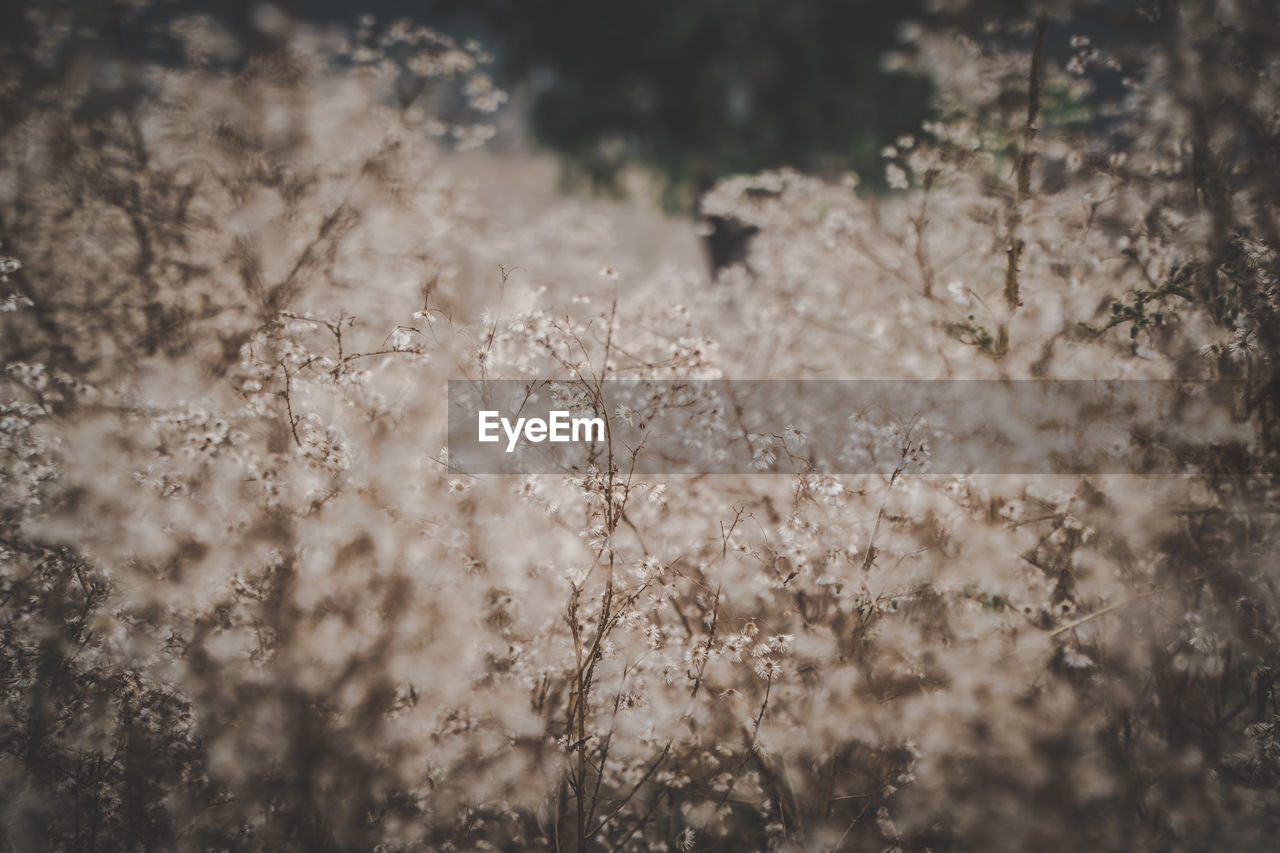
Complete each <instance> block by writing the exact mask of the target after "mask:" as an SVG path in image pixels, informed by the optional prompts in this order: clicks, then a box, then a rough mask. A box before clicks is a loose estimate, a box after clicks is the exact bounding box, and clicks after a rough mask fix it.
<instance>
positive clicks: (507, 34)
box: [0, 0, 1158, 212]
mask: <svg viewBox="0 0 1280 853" xmlns="http://www.w3.org/2000/svg"><path fill="white" fill-rule="evenodd" d="M24 5H25V4H18V3H12V4H0V42H3V43H4V47H7V48H9V49H12V47H13V46H14V45H21V44H22V43H23V40H24V33H25V32H26V29H27V27H26V24H25V22H24V20H23V17H24V15H25V9H24V8H23V6H24ZM40 5H41V6H42V7H46V8H48V9H50V10H52V9H63V10H66V9H72V10H74V15H75V17H76V19H77V20H80V21H83V22H84V23H86V24H89V25H91V26H92V27H93V28H94V30H95V32H96V33H97V35H96V36H94V37H93V38H92V39H86V40H84V41H82V42H80V43H79V44H78V45H76V46H74V47H73V48H70V50H92V51H97V52H103V51H106V52H109V51H112V50H120V51H125V52H129V53H138V52H142V53H151V54H161V55H163V54H164V53H165V52H166V51H167V50H172V46H171V45H166V43H165V40H164V39H163V38H158V37H157V36H156V31H157V28H156V27H154V26H151V25H152V24H158V23H159V22H162V21H164V20H168V19H172V18H173V17H174V16H175V15H176V14H180V13H182V12H204V13H207V14H210V15H212V16H213V17H214V18H216V19H218V20H219V21H221V22H222V23H223V24H224V25H225V26H226V27H227V28H228V29H230V30H231V31H232V32H233V33H235V34H236V35H237V36H238V37H239V38H240V41H241V44H242V45H243V47H244V48H245V52H246V55H249V54H252V53H253V52H254V51H255V49H257V48H259V47H261V48H262V49H267V48H268V47H269V46H270V45H269V44H268V43H267V40H266V37H265V36H263V34H262V33H260V32H259V31H258V30H257V29H256V28H255V27H254V25H253V20H254V14H255V10H257V9H258V8H259V7H260V5H261V4H260V3H258V2H254V0H230V2H217V0H183V2H173V0H158V2H156V3H155V4H154V5H153V6H152V7H151V8H150V9H147V10H144V11H142V12H140V13H139V12H135V11H132V10H131V8H130V7H131V5H132V4H129V3H122V2H120V0H45V2H42V3H41V4H40ZM274 5H275V6H277V7H279V8H281V9H283V10H284V11H286V12H287V13H289V14H290V15H291V16H293V17H296V18H299V19H302V20H307V21H313V22H322V23H330V24H336V25H341V26H347V27H353V26H354V24H355V22H356V21H357V19H358V18H359V17H360V16H361V15H364V14H369V15H373V16H374V17H375V18H376V19H377V21H378V22H379V23H389V22H391V21H392V20H394V19H396V18H400V17H408V18H410V19H412V20H414V21H417V22H419V23H423V24H427V25H430V26H432V27H435V28H436V29H438V30H440V31H441V32H444V33H445V34H447V35H450V36H453V37H455V38H457V39H459V40H462V39H468V38H474V39H476V40H478V41H479V42H481V44H483V45H484V47H485V48H486V49H487V50H488V51H489V52H490V53H491V54H492V55H493V57H494V64H493V67H492V69H491V70H492V72H493V73H494V75H495V77H496V78H497V79H498V82H499V83H500V85H502V86H503V87H504V88H506V89H508V90H509V91H510V92H512V93H513V94H515V95H516V97H515V99H514V104H513V105H514V108H515V109H518V110H521V111H522V114H524V115H527V121H528V124H527V128H528V131H529V134H530V135H531V137H532V138H533V140H534V141H535V142H536V143H537V144H539V145H542V146H545V147H547V148H549V149H551V150H553V151H555V152H556V153H557V154H559V155H560V156H561V162H562V163H563V166H564V177H565V179H566V180H565V182H566V184H567V185H568V186H576V187H583V186H589V187H591V188H594V189H595V190H598V191H606V192H609V191H614V192H617V191H619V188H620V183H619V180H618V178H619V175H620V173H621V170H622V169H623V167H625V166H627V165H628V164H641V165H643V166H646V167H648V168H650V169H652V170H653V171H654V172H655V173H656V174H657V175H658V176H659V177H660V178H661V180H662V183H663V186H664V187H665V190H664V193H663V196H662V201H663V206H664V207H665V208H666V209H667V210H669V211H672V212H675V211H682V210H684V211H687V210H690V209H691V208H692V207H693V204H694V200H695V199H696V198H697V196H698V195H699V194H700V193H701V192H703V191H705V190H706V189H707V188H709V187H710V186H711V185H712V184H713V183H714V182H715V181H716V179H718V178H720V177H722V176H724V175H727V174H735V173H750V172H756V171H760V170H763V169H768V168H773V167H778V166H783V165H786V166H792V167H795V168H798V169H802V170H805V171H809V172H814V173H818V174H824V175H836V174H839V173H842V172H844V171H846V170H852V171H855V172H857V173H858V174H859V175H860V177H861V178H862V180H863V185H864V186H869V187H870V188H872V189H878V188H882V182H883V168H882V163H881V160H880V150H881V149H882V148H883V147H884V146H885V145H887V144H890V143H892V141H893V140H895V139H896V138H897V137H898V136H899V135H901V134H903V133H910V132H914V131H916V130H918V129H919V127H920V123H921V121H922V120H923V119H925V118H926V117H927V115H928V111H929V107H930V95H931V85H930V82H929V81H927V80H925V79H923V78H921V77H918V76H913V75H911V74H908V73H904V72H900V71H893V70H889V69H888V68H886V63H885V61H884V60H885V54H886V53H887V52H889V51H904V50H909V49H910V47H909V45H907V44H905V43H904V42H903V40H902V38H901V37H900V33H901V30H902V28H903V26H904V24H907V23H908V22H916V21H925V22H926V23H940V20H939V19H940V17H941V14H942V13H939V12H936V11H933V12H931V11H930V10H929V9H928V8H927V6H928V4H927V3H926V2H924V0H899V2H894V3H883V2H865V0H791V2H777V0H650V2H646V3H616V4H607V5H602V4H600V3H596V2H588V0H537V1H536V2H535V1H534V0H366V2H355V0H279V2H277V3H275V4H274ZM1157 5H1158V4H1157ZM1141 12H1142V6H1141V4H1139V3H1138V2H1137V0H1110V2H1101V3H1088V4H1084V5H1083V6H1082V7H1080V8H1077V9H1075V10H1073V11H1072V13H1071V14H1070V16H1069V18H1068V17H1067V16H1063V17H1059V18H1056V19H1055V21H1054V22H1053V23H1052V25H1051V37H1050V38H1049V40H1048V42H1047V44H1046V50H1047V51H1048V53H1049V55H1050V57H1052V58H1053V59H1055V60H1056V61H1058V62H1059V63H1065V61H1066V60H1067V59H1068V58H1069V49H1068V45H1067V41H1068V36H1069V35H1070V34H1073V33H1077V32H1079V33H1084V34H1088V35H1091V36H1093V37H1094V40H1095V42H1096V41H1106V40H1109V39H1113V38H1115V37H1118V36H1124V37H1126V38H1133V37H1135V36H1136V37H1137V38H1138V39H1139V40H1143V39H1145V38H1149V37H1150V35H1149V33H1148V30H1149V29H1150V28H1151V26H1152V25H1153V21H1152V20H1151V19H1150V18H1149V17H1148V16H1145V15H1143V14H1140V13H1141ZM1034 13H1035V8H1034V4H1031V3H1028V2H1023V0H975V2H971V3H969V4H967V5H965V6H964V8H963V9H962V10H961V11H958V12H952V13H949V14H948V18H949V20H948V21H947V23H949V24H957V23H958V24H960V25H961V27H962V28H968V29H971V30H973V31H976V30H978V29H980V28H983V29H985V30H988V31H987V32H986V33H985V37H987V38H990V37H991V33H990V32H989V27H984V24H988V23H990V22H993V21H994V22H997V23H1003V24H1007V23H1010V22H1016V21H1024V22H1027V21H1030V20H1031V19H1032V18H1033V17H1034ZM174 58H175V60H176V54H174ZM1114 76H1115V77H1116V80H1111V81H1107V80H1102V81H1100V82H1101V84H1102V86H1101V89H1102V93H1103V94H1107V93H1115V94H1117V95H1118V94H1119V90H1118V79H1119V75H1114ZM17 88H20V87H15V88H14V90H16V89H17ZM1046 94H1047V96H1048V100H1049V103H1047V104H1046V108H1047V118H1049V119H1050V120H1052V119H1053V118H1054V115H1055V113H1056V112H1059V111H1060V110H1059V109H1058V108H1059V107H1061V111H1074V113H1075V115H1074V119H1073V120H1075V121H1081V120H1083V121H1084V122H1085V123H1088V122H1089V121H1091V120H1092V118H1094V117H1096V116H1088V115H1085V116H1082V115H1081V114H1080V112H1079V109H1078V108H1079V107H1080V106H1081V105H1079V104H1061V105H1060V104H1057V103H1056V102H1055V101H1054V99H1053V95H1054V93H1053V92H1048V93H1046ZM0 100H3V93H0ZM0 106H3V105H2V104H0ZM511 108H512V107H508V109H511Z"/></svg>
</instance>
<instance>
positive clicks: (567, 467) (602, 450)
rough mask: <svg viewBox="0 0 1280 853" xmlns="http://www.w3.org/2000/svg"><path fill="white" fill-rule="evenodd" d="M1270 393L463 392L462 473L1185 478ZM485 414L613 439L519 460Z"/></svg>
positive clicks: (656, 385)
mask: <svg viewBox="0 0 1280 853" xmlns="http://www.w3.org/2000/svg"><path fill="white" fill-rule="evenodd" d="M1267 390H1268V388H1267V383H1256V382H1255V383H1250V382H1243V381H1204V380H1186V381H1181V380H1170V381H1155V380H1142V381H1083V380H1082V381H1066V380H1044V381H1040V380H1010V381H1002V380H795V381H791V380H754V381H744V380H609V381H604V382H600V383H593V382H587V381H576V382H574V381H558V380H539V381H525V380H498V381H488V382H484V383H478V382H469V381H451V382H450V383H449V464H450V468H451V469H452V470H454V471H459V472H466V473H470V474H549V473H572V472H575V471H586V470H588V469H589V468H590V467H591V466H595V467H596V468H597V469H600V470H607V469H608V467H609V466H610V465H612V466H615V467H616V468H617V469H618V470H619V471H621V472H622V473H624V474H625V473H627V472H632V473H634V474H638V475H652V474H758V473H768V472H773V473H794V472H800V471H804V470H808V469H814V470H818V471H822V472H825V473H829V474H870V473H880V474H886V475H891V474H892V473H893V472H894V471H902V472H909V473H931V474H1027V473H1053V474H1090V473H1099V474H1101V473H1141V474H1181V473H1188V472H1194V471H1197V470H1200V469H1202V468H1204V467H1205V466H1207V465H1209V464H1211V458H1212V457H1213V455H1214V454H1215V453H1217V452H1218V451H1220V450H1222V449H1226V448H1229V447H1232V446H1236V447H1243V446H1248V445H1249V444H1251V443H1252V441H1253V432H1252V430H1251V428H1250V426H1249V423H1248V420H1247V418H1246V412H1247V410H1248V408H1249V402H1250V400H1251V399H1255V398H1256V395H1258V394H1259V393H1263V392H1265V391H1267ZM482 411H487V412H496V413H498V414H497V415H496V416H489V417H490V423H491V424H492V423H493V422H494V421H493V418H495V417H505V418H507V420H508V425H509V426H510V427H512V428H513V429H514V427H515V426H516V425H517V423H518V421H517V418H525V419H532V418H539V419H543V420H544V421H545V420H550V419H551V418H550V415H551V413H552V412H553V411H558V412H565V413H568V415H567V416H565V415H562V416H560V417H561V419H562V420H563V419H564V418H565V417H570V418H599V419H601V421H602V422H603V423H601V424H600V425H599V426H602V427H603V428H604V431H605V437H604V439H603V440H597V441H590V442H588V441H576V442H575V441H556V442H552V441H549V440H545V439H544V440H542V441H537V442H535V441H531V440H528V436H529V434H528V433H526V432H524V431H523V430H521V432H520V433H519V435H520V438H519V439H518V440H517V441H516V442H515V446H514V448H513V449H512V450H510V452H509V451H508V447H509V446H510V445H511V441H510V440H509V437H508V433H507V432H506V430H504V429H503V428H502V427H501V426H497V427H496V434H497V435H498V436H499V440H497V441H489V442H481V441H480V440H479V437H480V413H481V412H482ZM528 423H529V421H528V420H526V421H525V424H526V425H527V424H528ZM583 426H585V424H584V425H583ZM566 429H567V428H566ZM492 434H493V430H490V435H492ZM538 434H539V431H538V430H537V429H536V428H535V430H534V432H533V433H532V435H533V436H535V437H536V436H537V435H538ZM566 434H567V433H566ZM584 435H586V432H585V430H580V431H579V437H580V438H581V437H583V436H584Z"/></svg>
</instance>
